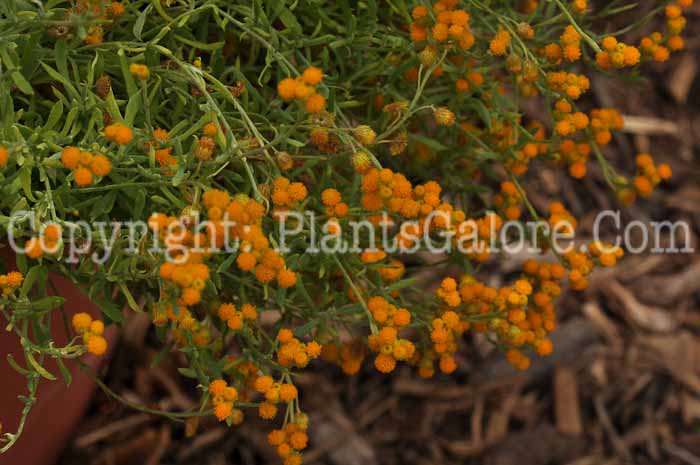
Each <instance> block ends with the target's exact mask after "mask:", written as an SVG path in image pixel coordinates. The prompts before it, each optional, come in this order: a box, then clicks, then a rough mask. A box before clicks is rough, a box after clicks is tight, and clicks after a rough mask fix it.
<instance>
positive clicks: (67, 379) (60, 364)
mask: <svg viewBox="0 0 700 465" xmlns="http://www.w3.org/2000/svg"><path fill="white" fill-rule="evenodd" d="M56 364H58V369H59V370H60V371H61V376H63V380H64V381H65V382H66V386H70V385H71V383H72V382H73V375H71V374H70V370H68V368H67V367H66V364H65V363H64V362H63V359H62V358H61V357H58V358H57V359H56Z"/></svg>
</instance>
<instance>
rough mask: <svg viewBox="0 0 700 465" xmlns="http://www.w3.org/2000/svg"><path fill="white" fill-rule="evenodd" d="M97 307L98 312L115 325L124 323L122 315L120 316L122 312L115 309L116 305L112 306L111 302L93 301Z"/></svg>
mask: <svg viewBox="0 0 700 465" xmlns="http://www.w3.org/2000/svg"><path fill="white" fill-rule="evenodd" d="M94 302H95V303H96V304H97V306H98V307H100V311H102V313H103V314H104V315H105V316H106V317H107V318H109V319H110V320H112V321H113V322H115V323H124V315H122V312H121V311H120V310H119V309H118V308H117V306H116V305H114V304H112V303H111V302H109V301H107V300H102V299H101V300H95V301H94Z"/></svg>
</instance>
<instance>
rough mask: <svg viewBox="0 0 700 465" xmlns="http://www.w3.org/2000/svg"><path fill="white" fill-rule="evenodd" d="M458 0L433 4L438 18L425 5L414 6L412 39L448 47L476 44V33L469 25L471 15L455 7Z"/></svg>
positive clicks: (467, 47) (466, 47) (411, 28)
mask: <svg viewBox="0 0 700 465" xmlns="http://www.w3.org/2000/svg"><path fill="white" fill-rule="evenodd" d="M457 3H458V2H457V0H439V1H438V2H436V3H435V4H434V5H433V13H434V14H435V18H436V20H435V21H433V19H432V18H431V17H430V11H429V10H428V7H427V6H425V5H419V6H416V7H414V8H413V11H412V12H411V16H412V18H413V22H412V23H411V25H410V32H411V40H412V41H413V42H417V43H422V42H426V41H431V42H432V43H435V44H441V45H445V46H447V47H452V46H457V47H459V49H461V50H467V49H469V48H471V46H472V45H474V34H472V32H471V29H470V27H469V22H470V20H471V17H470V16H469V13H467V12H466V11H465V10H462V9H454V8H455V6H457Z"/></svg>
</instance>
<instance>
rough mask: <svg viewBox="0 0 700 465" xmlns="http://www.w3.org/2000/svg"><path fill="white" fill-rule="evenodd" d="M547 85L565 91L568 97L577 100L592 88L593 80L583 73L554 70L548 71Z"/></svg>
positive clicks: (558, 90)
mask: <svg viewBox="0 0 700 465" xmlns="http://www.w3.org/2000/svg"><path fill="white" fill-rule="evenodd" d="M547 85H548V86H549V87H550V88H551V89H553V90H555V91H557V92H563V93H564V94H565V95H566V96H567V97H569V98H571V99H573V100H576V99H578V98H579V97H580V96H581V95H583V94H584V93H585V92H586V91H588V89H590V87H591V82H590V81H589V80H588V78H587V77H586V76H584V75H583V74H574V73H567V72H566V71H553V72H550V73H547Z"/></svg>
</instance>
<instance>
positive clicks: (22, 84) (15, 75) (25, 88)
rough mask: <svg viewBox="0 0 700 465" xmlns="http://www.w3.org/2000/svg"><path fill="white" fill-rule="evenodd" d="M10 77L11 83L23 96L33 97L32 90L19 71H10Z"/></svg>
mask: <svg viewBox="0 0 700 465" xmlns="http://www.w3.org/2000/svg"><path fill="white" fill-rule="evenodd" d="M10 75H11V76H12V81H13V82H14V83H15V85H16V86H17V88H18V89H19V90H21V91H22V93H23V94H27V95H34V89H33V88H32V85H31V84H29V81H27V79H26V78H25V77H24V76H23V75H22V73H20V72H19V71H12V73H11V74H10Z"/></svg>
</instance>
